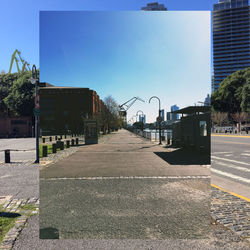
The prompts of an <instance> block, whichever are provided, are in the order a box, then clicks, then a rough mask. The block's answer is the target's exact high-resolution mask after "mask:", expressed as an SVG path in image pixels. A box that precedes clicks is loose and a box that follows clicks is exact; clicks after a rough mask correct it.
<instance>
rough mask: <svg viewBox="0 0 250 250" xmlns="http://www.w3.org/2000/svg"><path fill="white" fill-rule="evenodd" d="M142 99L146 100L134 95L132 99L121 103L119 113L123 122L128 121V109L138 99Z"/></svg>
mask: <svg viewBox="0 0 250 250" xmlns="http://www.w3.org/2000/svg"><path fill="white" fill-rule="evenodd" d="M137 100H139V101H141V102H145V101H144V100H142V99H141V98H139V97H138V96H137V97H133V98H131V99H129V100H128V101H126V102H124V103H123V104H121V105H119V108H120V110H119V114H120V116H121V117H122V118H123V122H124V124H126V123H127V111H128V109H129V108H130V107H131V106H132V105H133V104H134V103H135V102H136V101H137Z"/></svg>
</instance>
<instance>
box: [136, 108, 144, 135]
mask: <svg viewBox="0 0 250 250" xmlns="http://www.w3.org/2000/svg"><path fill="white" fill-rule="evenodd" d="M138 112H141V113H142V133H143V127H144V126H143V124H144V123H143V122H144V113H143V111H141V110H138V111H137V112H136V117H137V116H138ZM139 122H140V121H139Z"/></svg>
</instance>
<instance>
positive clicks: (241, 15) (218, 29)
mask: <svg viewBox="0 0 250 250" xmlns="http://www.w3.org/2000/svg"><path fill="white" fill-rule="evenodd" d="M213 64H214V80H213V82H212V84H213V86H212V91H216V90H217V89H218V88H219V85H220V83H221V81H222V80H224V79H225V78H226V77H227V76H228V75H230V74H232V73H234V72H235V71H237V70H241V69H244V68H247V67H250V6H249V1H248V0H219V2H218V3H217V4H214V6H213Z"/></svg>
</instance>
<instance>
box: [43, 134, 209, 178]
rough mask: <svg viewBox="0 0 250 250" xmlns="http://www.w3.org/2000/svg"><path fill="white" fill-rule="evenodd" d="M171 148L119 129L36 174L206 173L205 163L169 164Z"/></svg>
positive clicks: (93, 175) (174, 174) (88, 175)
mask: <svg viewBox="0 0 250 250" xmlns="http://www.w3.org/2000/svg"><path fill="white" fill-rule="evenodd" d="M173 150H174V149H167V148H164V147H161V146H159V145H157V144H155V143H153V142H150V141H148V140H146V139H144V138H142V137H140V136H137V135H135V134H133V133H131V132H129V131H127V130H124V129H123V130H120V131H118V132H116V133H114V134H113V135H112V136H108V137H107V139H106V140H104V142H103V143H100V144H96V145H88V146H83V147H81V149H80V150H78V151H77V152H76V153H74V154H72V155H71V156H70V157H68V158H66V159H64V160H62V161H60V162H58V163H55V164H51V165H49V166H48V167H46V168H43V169H42V170H41V171H40V178H46V179H47V178H79V177H111V176H116V177H117V176H120V177H122V176H149V177H150V176H209V175H210V170H209V168H208V167H207V166H201V165H187V164H185V163H184V164H183V165H176V164H174V165H173V164H170V163H172V162H173V161H174V160H173V155H174V153H175V152H174V151H173ZM174 157H175V156H174ZM179 157H180V156H179V155H177V156H176V161H177V162H178V160H179V159H178V158H179Z"/></svg>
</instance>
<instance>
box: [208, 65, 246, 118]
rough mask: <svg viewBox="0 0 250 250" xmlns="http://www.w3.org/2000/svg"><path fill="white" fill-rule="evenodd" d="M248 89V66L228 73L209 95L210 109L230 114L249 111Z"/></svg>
mask: <svg viewBox="0 0 250 250" xmlns="http://www.w3.org/2000/svg"><path fill="white" fill-rule="evenodd" d="M249 89H250V67H249V68H246V69H244V70H239V71H237V72H235V73H233V74H231V75H229V76H228V77H227V78H226V79H224V80H223V81H222V83H221V84H220V87H219V89H218V90H217V91H216V92H214V93H213V94H212V96H211V104H212V110H213V111H219V112H228V113H230V114H234V113H237V112H244V111H245V112H250V104H249V103H250V102H249V99H250V94H249Z"/></svg>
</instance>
